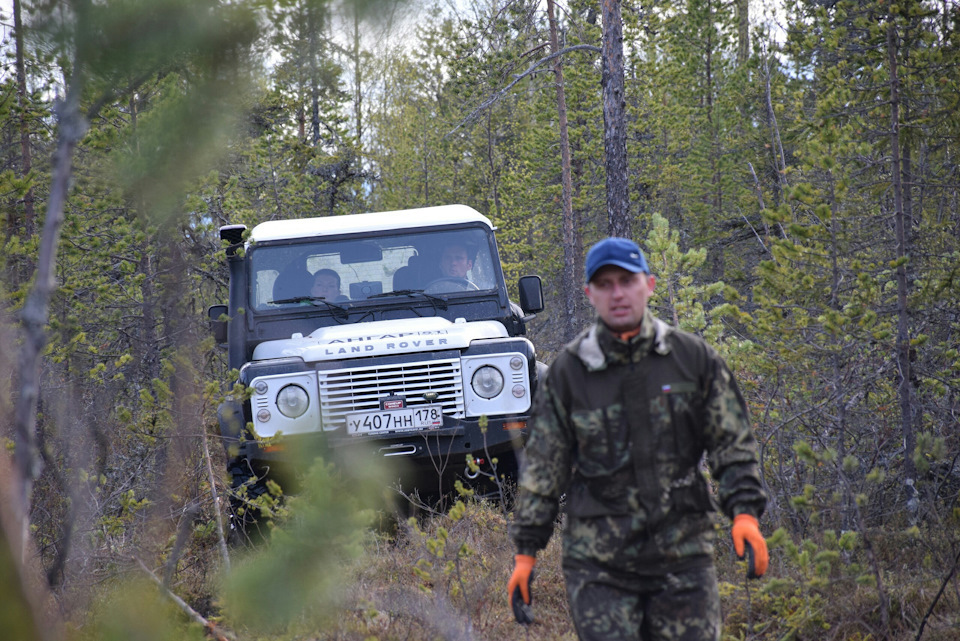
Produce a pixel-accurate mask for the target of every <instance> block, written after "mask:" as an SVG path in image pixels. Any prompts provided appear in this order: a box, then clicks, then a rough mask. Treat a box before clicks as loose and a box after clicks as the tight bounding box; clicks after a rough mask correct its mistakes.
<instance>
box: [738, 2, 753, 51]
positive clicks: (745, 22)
mask: <svg viewBox="0 0 960 641" xmlns="http://www.w3.org/2000/svg"><path fill="white" fill-rule="evenodd" d="M749 59H750V0H737V66H743V65H745V64H746V63H747V60H749Z"/></svg>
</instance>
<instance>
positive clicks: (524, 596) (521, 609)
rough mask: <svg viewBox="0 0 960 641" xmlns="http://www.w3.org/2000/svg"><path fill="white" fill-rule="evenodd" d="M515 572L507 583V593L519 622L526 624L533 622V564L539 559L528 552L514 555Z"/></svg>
mask: <svg viewBox="0 0 960 641" xmlns="http://www.w3.org/2000/svg"><path fill="white" fill-rule="evenodd" d="M513 560H514V565H513V574H512V575H511V576H510V582H509V583H507V594H508V595H509V598H510V607H511V608H513V616H514V617H516V619H517V623H522V624H524V625H526V624H529V623H533V610H532V608H531V607H530V604H531V603H532V602H533V599H532V598H531V596H530V584H531V583H533V566H534V565H536V563H537V559H536V558H534V557H532V556H530V555H528V554H518V555H516V556H515V557H513Z"/></svg>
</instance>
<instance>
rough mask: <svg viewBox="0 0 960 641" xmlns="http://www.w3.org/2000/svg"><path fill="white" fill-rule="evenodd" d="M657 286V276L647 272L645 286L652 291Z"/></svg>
mask: <svg viewBox="0 0 960 641" xmlns="http://www.w3.org/2000/svg"><path fill="white" fill-rule="evenodd" d="M656 286H657V277H656V276H654V275H653V274H647V288H648V289H649V290H650V291H651V292H652V291H653V289H654V288H655V287H656Z"/></svg>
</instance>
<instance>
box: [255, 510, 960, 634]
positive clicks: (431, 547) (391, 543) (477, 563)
mask: <svg viewBox="0 0 960 641" xmlns="http://www.w3.org/2000/svg"><path fill="white" fill-rule="evenodd" d="M507 519H508V515H506V514H505V513H504V511H503V508H502V507H500V506H498V505H496V504H492V503H488V502H482V501H473V500H467V501H466V502H464V503H462V504H460V505H455V506H454V507H453V508H452V509H450V510H448V511H446V512H445V513H436V514H433V515H430V516H426V517H421V518H419V519H410V520H408V521H405V522H404V521H401V522H399V524H398V525H397V529H396V530H395V531H393V532H390V533H382V532H381V533H379V534H372V535H370V537H369V539H368V540H367V541H365V542H364V544H363V553H362V554H361V555H360V556H359V557H358V558H357V559H356V560H354V561H351V562H350V563H349V564H347V565H346V567H344V568H343V571H344V574H343V575H342V579H341V580H340V581H339V582H338V584H337V586H336V588H335V590H334V594H335V595H336V597H335V600H336V607H334V608H325V609H324V610H323V612H322V613H321V612H319V611H317V612H316V613H315V614H314V615H308V616H303V617H301V618H300V619H298V620H297V622H295V623H291V624H289V625H286V626H284V629H283V631H282V632H281V633H276V632H273V633H270V634H266V635H258V634H253V632H252V631H251V630H243V629H238V630H237V639H238V640H239V639H252V638H258V639H259V638H263V639H284V640H287V639H290V640H292V639H298V640H304V641H307V640H310V641H312V640H316V641H321V640H323V641H326V640H330V641H332V640H338V641H372V640H378V641H393V640H397V641H400V640H434V639H438V640H439V639H443V640H458V641H461V640H462V641H468V640H474V639H496V640H498V641H509V640H514V639H515V640H518V641H548V640H549V641H574V640H575V639H576V633H575V631H574V628H573V624H572V621H571V619H570V614H569V611H568V607H567V600H566V593H565V590H564V581H563V574H562V570H561V563H560V558H561V543H560V536H558V535H556V534H555V535H554V537H553V538H552V539H551V541H550V544H549V546H548V547H547V549H546V550H544V551H542V552H541V553H540V554H539V556H538V562H537V566H536V577H535V581H534V583H533V586H532V589H533V596H534V613H535V617H536V622H535V623H534V624H533V625H530V626H521V625H518V624H517V623H516V622H515V621H514V618H513V614H512V612H511V610H510V608H509V605H508V603H507V596H506V588H505V586H506V583H507V580H508V578H509V575H510V572H511V569H512V567H513V554H514V551H513V546H512V544H511V543H510V541H509V538H508V534H507V523H508V520H507ZM561 527H562V524H561ZM718 534H722V528H718ZM771 538H772V539H773V541H774V543H773V545H772V546H771V565H770V570H769V572H768V573H767V576H766V577H764V578H763V579H761V580H759V581H747V580H746V578H745V563H743V562H738V561H737V560H736V559H735V557H734V555H733V551H732V545H730V543H729V542H728V540H727V537H724V536H718V544H717V551H716V564H717V570H718V575H719V580H720V592H721V600H722V607H723V612H724V630H723V639H724V641H728V640H729V641H733V640H735V639H742V640H748V639H753V640H764V641H766V640H771V641H773V640H788V639H792V640H803V639H810V640H820V639H844V640H851V641H865V640H868V639H873V640H881V639H890V640H896V641H900V640H904V641H906V640H907V639H911V640H913V639H918V638H921V637H918V630H919V628H920V625H921V624H922V625H923V633H922V639H924V640H925V641H948V640H956V639H957V638H960V637H958V633H957V630H958V629H960V627H958V626H960V607H958V603H960V587H958V583H957V578H956V577H955V576H954V577H953V578H952V580H950V581H946V582H944V583H943V584H942V585H941V584H938V582H937V580H936V573H930V579H929V580H924V581H917V580H916V577H917V574H916V573H915V572H913V571H912V570H911V568H910V562H909V559H910V558H911V557H910V555H904V557H903V558H904V561H905V563H904V564H903V565H902V569H903V572H902V573H899V574H898V573H888V574H886V575H884V593H885V595H886V597H887V599H888V603H889V605H888V612H889V625H888V630H889V632H887V633H884V632H883V631H882V630H883V622H882V615H881V608H880V604H879V594H880V593H879V591H878V590H877V589H876V585H875V584H873V583H872V582H871V581H870V580H869V577H868V578H867V579H864V578H863V574H862V573H861V570H862V568H860V566H859V565H858V563H857V554H855V553H852V552H851V553H844V552H843V551H842V550H841V551H840V552H838V553H832V552H830V551H829V550H826V549H825V548H828V547H830V546H829V545H825V544H822V543H821V546H822V547H823V548H824V549H819V548H817V547H816V546H814V544H813V543H812V542H804V543H801V545H799V546H790V545H789V543H788V544H783V543H782V541H783V538H784V537H783V535H782V534H780V535H778V536H776V537H771ZM777 539H780V540H781V542H780V543H777V541H776V540H777ZM891 553H892V554H895V553H896V552H895V551H891ZM825 562H827V563H832V565H826V566H825V565H823V564H824V563H825ZM818 564H819V565H818ZM845 567H846V568H847V570H844V568H845ZM851 567H852V568H853V571H849V568H851ZM867 574H869V573H867ZM943 585H945V586H946V590H943V591H942V594H941V595H940V597H939V598H938V600H937V601H934V598H935V597H936V595H937V593H938V587H943ZM932 603H935V605H936V607H935V608H934V612H932V613H929V614H928V612H927V610H928V609H929V606H930V605H931V604H932ZM925 615H926V616H925Z"/></svg>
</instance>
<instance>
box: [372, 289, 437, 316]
mask: <svg viewBox="0 0 960 641" xmlns="http://www.w3.org/2000/svg"><path fill="white" fill-rule="evenodd" d="M387 296H408V297H410V298H416V297H418V296H422V297H424V298H426V299H427V300H429V301H430V302H431V303H433V304H434V306H435V307H439V308H440V309H442V310H443V311H447V300H446V299H445V298H440V297H439V296H434V295H433V294H427V293H426V292H424V291H423V290H422V289H397V290H394V291H392V292H383V293H380V294H374V295H373V296H367V298H368V299H370V298H386V297H387Z"/></svg>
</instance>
